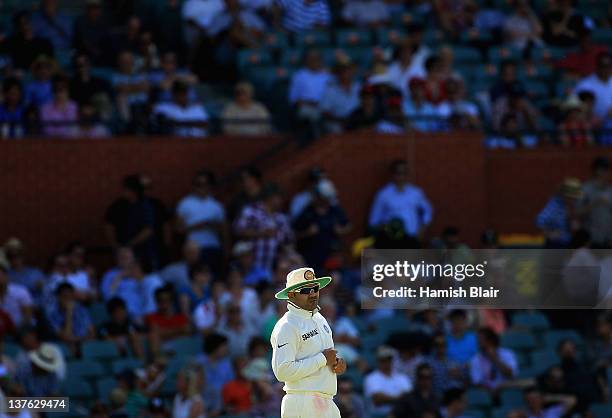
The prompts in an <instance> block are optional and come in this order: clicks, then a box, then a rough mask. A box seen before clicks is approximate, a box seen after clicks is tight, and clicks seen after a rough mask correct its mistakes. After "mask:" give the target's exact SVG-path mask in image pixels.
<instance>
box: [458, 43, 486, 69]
mask: <svg viewBox="0 0 612 418" xmlns="http://www.w3.org/2000/svg"><path fill="white" fill-rule="evenodd" d="M453 55H454V62H455V63H457V65H460V64H479V63H481V62H482V55H481V54H480V51H478V50H477V49H475V48H470V47H467V46H456V47H454V48H453Z"/></svg>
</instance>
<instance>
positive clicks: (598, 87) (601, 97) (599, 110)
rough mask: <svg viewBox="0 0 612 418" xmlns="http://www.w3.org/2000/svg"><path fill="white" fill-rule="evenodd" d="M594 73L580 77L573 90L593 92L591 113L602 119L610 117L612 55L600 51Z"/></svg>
mask: <svg viewBox="0 0 612 418" xmlns="http://www.w3.org/2000/svg"><path fill="white" fill-rule="evenodd" d="M596 62H597V67H596V69H595V73H594V74H591V75H590V76H588V77H586V78H584V79H582V80H581V81H579V82H578V84H577V85H576V88H575V89H574V92H576V93H580V92H581V91H583V90H588V91H591V92H593V94H595V106H594V108H593V113H594V114H595V116H596V117H597V118H598V119H599V120H601V121H603V120H606V119H610V118H612V55H611V54H610V53H609V52H602V53H600V54H599V55H597V61H596Z"/></svg>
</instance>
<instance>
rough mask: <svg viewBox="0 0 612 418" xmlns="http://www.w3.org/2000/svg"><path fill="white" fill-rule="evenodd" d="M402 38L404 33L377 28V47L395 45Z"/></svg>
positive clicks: (391, 29)
mask: <svg viewBox="0 0 612 418" xmlns="http://www.w3.org/2000/svg"><path fill="white" fill-rule="evenodd" d="M404 36H406V32H405V31H403V30H402V29H397V28H379V29H378V30H377V31H376V38H377V39H378V45H379V46H381V47H386V46H389V45H395V44H397V43H398V42H400V41H401V40H402V39H403V38H404Z"/></svg>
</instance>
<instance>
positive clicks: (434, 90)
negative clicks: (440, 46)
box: [423, 55, 447, 105]
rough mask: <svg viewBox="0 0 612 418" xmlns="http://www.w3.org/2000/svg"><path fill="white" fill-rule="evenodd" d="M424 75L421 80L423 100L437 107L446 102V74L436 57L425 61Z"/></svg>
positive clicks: (430, 57)
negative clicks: (423, 93)
mask: <svg viewBox="0 0 612 418" xmlns="http://www.w3.org/2000/svg"><path fill="white" fill-rule="evenodd" d="M425 71H426V75H425V77H424V78H423V81H424V89H425V98H426V99H427V100H428V101H429V102H430V103H432V104H434V105H438V104H440V103H442V102H443V101H444V100H446V97H447V93H446V74H445V72H444V71H443V67H442V61H441V59H440V57H439V56H438V55H431V56H429V57H428V58H427V59H426V60H425Z"/></svg>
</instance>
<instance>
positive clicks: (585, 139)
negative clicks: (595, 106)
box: [559, 96, 594, 147]
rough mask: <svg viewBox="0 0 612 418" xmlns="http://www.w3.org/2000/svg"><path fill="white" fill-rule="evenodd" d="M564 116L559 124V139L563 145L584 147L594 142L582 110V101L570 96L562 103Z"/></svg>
mask: <svg viewBox="0 0 612 418" xmlns="http://www.w3.org/2000/svg"><path fill="white" fill-rule="evenodd" d="M563 111H564V114H565V115H564V118H563V121H562V122H561V125H560V126H559V130H560V133H559V135H560V141H561V143H562V144H563V145H566V146H567V145H570V146H575V147H584V146H586V145H592V144H593V143H594V138H593V133H592V131H591V125H590V123H589V122H588V121H587V120H586V116H585V114H584V112H583V110H582V102H580V100H579V99H578V98H577V97H575V96H571V97H570V98H568V99H567V100H566V101H565V103H563Z"/></svg>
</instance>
